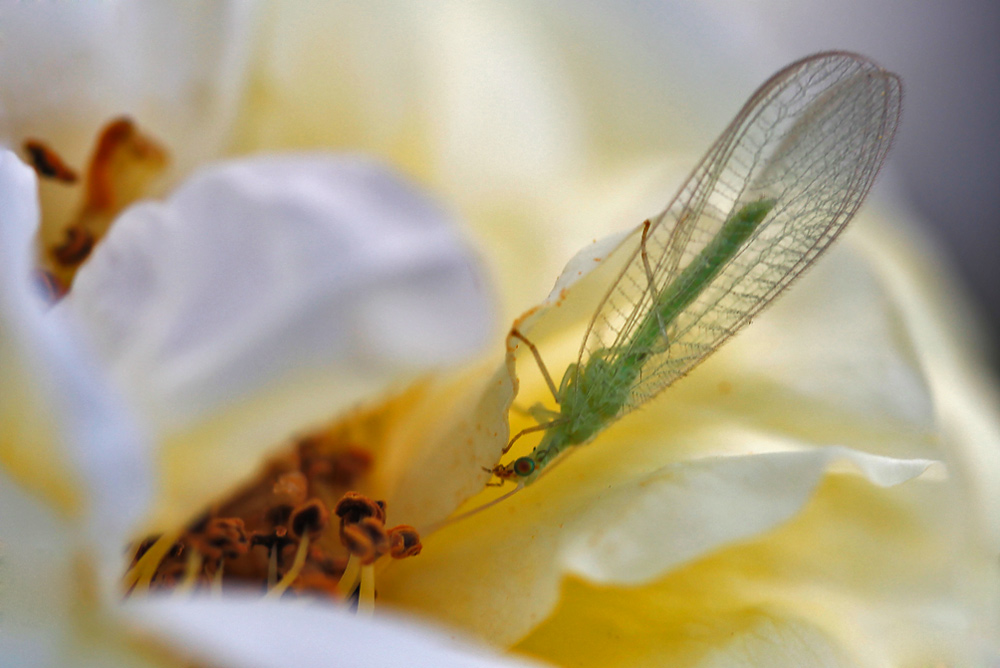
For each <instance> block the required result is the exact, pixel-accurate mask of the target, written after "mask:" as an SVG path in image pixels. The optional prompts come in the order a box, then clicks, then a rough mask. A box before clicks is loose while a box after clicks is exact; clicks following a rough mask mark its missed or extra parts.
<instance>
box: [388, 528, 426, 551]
mask: <svg viewBox="0 0 1000 668" xmlns="http://www.w3.org/2000/svg"><path fill="white" fill-rule="evenodd" d="M423 547H424V546H423V544H422V543H421V542H420V534H419V533H417V530H416V529H414V528H413V527H411V526H410V525H408V524H400V525H399V526H397V527H393V528H391V529H389V555H390V556H391V557H392V558H393V559H403V558H405V557H415V556H417V555H418V554H420V550H421V549H423Z"/></svg>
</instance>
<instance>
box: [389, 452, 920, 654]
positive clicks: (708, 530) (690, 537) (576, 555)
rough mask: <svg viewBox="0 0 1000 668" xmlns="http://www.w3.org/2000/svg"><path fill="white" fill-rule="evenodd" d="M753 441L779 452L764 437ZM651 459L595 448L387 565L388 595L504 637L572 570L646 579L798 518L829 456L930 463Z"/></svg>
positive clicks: (915, 470) (521, 627) (552, 597)
mask: <svg viewBox="0 0 1000 668" xmlns="http://www.w3.org/2000/svg"><path fill="white" fill-rule="evenodd" d="M743 438H744V439H752V438H753V436H752V434H749V433H745V434H743ZM755 445H757V446H758V447H760V448H761V449H763V450H773V449H775V447H778V444H776V443H774V442H773V440H771V439H767V438H765V437H759V438H758V439H757V440H756V442H755ZM662 449H663V450H668V449H669V444H666V443H665V444H663V448H662ZM619 454H620V455H621V456H618V455H619ZM648 459H649V458H648V456H647V457H646V458H645V459H643V458H642V457H641V456H639V457H636V456H634V454H633V453H629V452H615V451H610V450H608V449H603V450H602V449H598V448H597V447H596V445H595V446H592V449H590V450H588V451H586V452H581V453H580V454H579V455H577V456H576V457H574V458H573V459H571V460H568V461H567V462H566V463H565V464H563V465H561V466H560V467H559V468H558V470H556V471H553V472H552V473H551V475H549V476H547V477H546V478H544V479H542V480H540V481H539V482H538V483H536V484H534V485H532V486H530V487H528V488H526V489H525V490H524V491H522V492H521V493H519V494H517V495H515V496H514V497H513V498H511V499H508V500H507V501H505V502H504V503H503V504H501V505H500V506H498V507H496V508H494V509H491V510H488V511H485V512H483V513H482V514H480V515H477V516H475V517H473V518H470V519H468V520H464V521H463V522H459V523H458V524H456V525H453V526H451V527H447V528H445V529H443V530H442V531H440V532H439V533H438V534H434V535H432V536H430V537H428V538H427V539H426V540H425V549H424V552H423V553H422V554H421V555H420V557H419V558H418V559H412V560H407V561H403V562H398V563H395V564H393V565H392V567H390V568H387V569H386V572H385V576H384V577H383V578H382V580H381V585H380V593H381V594H382V598H381V600H384V601H386V602H387V603H389V604H392V605H400V606H404V607H406V608H407V609H416V610H422V611H426V613H427V614H429V615H433V616H435V617H438V618H444V619H445V620H446V621H448V622H450V623H452V624H454V625H456V626H459V627H461V628H465V629H468V630H469V631H471V632H473V633H475V634H477V635H480V636H482V637H484V638H489V639H491V640H492V641H494V642H498V643H500V644H506V643H510V642H514V641H516V640H517V639H518V638H520V637H521V636H522V635H524V634H525V633H527V632H528V631H529V630H530V629H531V628H533V627H534V626H535V625H537V624H538V623H540V622H541V621H542V619H544V618H545V617H546V616H547V615H548V614H549V612H550V611H551V610H552V608H553V607H554V606H555V604H556V601H557V600H558V599H559V583H560V581H561V580H562V578H563V577H564V575H566V574H567V573H573V572H576V573H579V574H582V575H585V576H586V577H589V578H593V579H595V580H597V581H600V582H605V583H619V584H640V583H644V582H649V581H650V580H652V579H655V578H657V577H660V576H662V574H664V573H666V572H668V571H670V570H671V569H675V568H677V567H678V566H680V565H682V564H684V563H686V562H689V561H691V560H695V559H698V558H700V557H702V556H704V555H707V554H711V553H712V552H714V551H716V550H719V549H723V548H725V547H726V546H728V545H731V544H733V543H738V542H740V541H744V540H748V539H751V538H752V537H754V536H757V535H760V534H763V533H766V532H767V531H769V530H771V529H773V528H774V527H776V526H778V525H779V524H780V523H782V522H785V521H787V520H788V519H789V518H791V517H793V516H795V514H796V513H797V512H799V511H800V509H801V508H802V507H803V506H804V505H805V504H806V503H807V502H808V500H809V498H810V496H811V494H812V492H813V490H814V489H815V487H816V486H817V484H818V483H819V481H820V480H821V479H822V476H823V474H824V472H826V471H827V470H828V467H829V466H830V465H831V464H832V463H836V462H839V461H843V460H847V461H850V462H852V463H854V464H855V465H856V466H858V467H859V468H860V470H861V472H862V473H863V474H864V475H865V477H866V478H867V479H869V480H870V481H871V482H873V483H875V484H877V485H891V484H898V483H901V482H903V481H905V480H908V479H910V478H912V477H914V476H917V475H919V474H920V473H921V472H922V471H923V470H924V469H925V468H926V467H927V466H928V464H929V462H926V461H898V460H892V459H888V458H880V457H873V456H871V455H866V454H864V453H859V452H852V451H848V450H843V449H828V450H822V449H821V450H810V451H804V452H799V453H795V452H787V453H772V454H766V455H756V456H744V457H729V458H725V457H724V458H713V459H709V460H698V461H693V462H684V463H679V464H674V465H670V466H666V467H663V468H660V469H658V470H656V469H653V470H651V469H650V468H648V467H647V466H648V463H649V461H648Z"/></svg>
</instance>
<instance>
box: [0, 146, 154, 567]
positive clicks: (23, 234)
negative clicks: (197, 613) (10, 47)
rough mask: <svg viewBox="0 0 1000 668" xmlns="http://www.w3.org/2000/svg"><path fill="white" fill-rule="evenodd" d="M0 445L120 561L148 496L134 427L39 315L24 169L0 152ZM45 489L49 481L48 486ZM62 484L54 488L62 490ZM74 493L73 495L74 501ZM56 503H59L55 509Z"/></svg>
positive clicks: (81, 355)
mask: <svg viewBox="0 0 1000 668" xmlns="http://www.w3.org/2000/svg"><path fill="white" fill-rule="evenodd" d="M0 201H2V202H3V207H2V208H0V382H2V388H3V401H2V402H0V446H2V456H3V461H4V464H5V466H7V467H8V468H9V469H10V470H11V472H12V473H13V474H14V475H15V476H16V477H17V478H19V479H20V480H21V482H22V483H23V484H25V485H27V486H28V487H29V488H32V489H34V490H35V491H36V492H40V493H42V494H45V495H47V496H48V497H49V500H50V502H52V503H55V504H56V505H59V504H60V503H61V502H62V499H61V498H59V497H60V496H61V495H63V494H69V495H70V497H71V498H75V501H76V502H80V501H82V502H84V504H85V505H83V506H82V507H78V508H72V509H71V510H72V511H74V512H75V511H81V510H84V511H88V512H89V517H90V519H91V524H90V529H91V530H92V538H94V539H95V540H96V541H97V545H98V546H99V547H100V548H102V549H104V550H105V551H106V552H105V554H104V555H102V556H105V557H112V558H110V559H108V561H107V562H106V563H107V565H108V568H109V569H117V568H119V567H120V563H119V559H120V554H121V553H120V544H121V543H120V541H121V540H122V539H123V537H124V535H125V531H126V528H127V527H128V526H129V525H130V524H131V522H132V521H134V519H135V518H136V517H137V516H138V515H139V514H140V513H141V512H142V511H143V510H144V508H145V505H146V502H147V499H148V480H149V472H148V463H149V462H148V461H147V460H146V459H145V457H144V448H142V447H140V444H141V441H140V439H139V438H138V436H137V434H136V431H135V428H134V425H133V424H132V423H131V422H130V420H129V419H128V415H127V414H126V413H125V411H124V409H123V407H122V406H121V405H120V402H118V401H117V400H116V398H115V396H114V395H113V394H112V392H111V391H110V386H109V385H108V384H107V382H106V380H107V379H106V378H105V377H104V375H103V373H102V371H101V369H100V368H99V367H98V366H97V365H96V363H95V362H94V361H93V359H92V358H90V357H88V356H87V355H86V353H85V351H83V350H81V349H80V347H79V345H78V340H77V334H76V333H74V331H73V330H72V328H70V327H67V326H66V325H65V323H62V322H60V321H59V320H58V319H53V318H47V317H46V315H45V313H44V304H43V302H42V300H41V297H40V293H38V292H37V288H36V286H35V285H34V284H33V279H32V276H33V269H34V264H33V263H34V257H35V250H34V233H35V231H36V229H37V225H38V202H37V194H36V191H35V177H34V173H33V172H32V171H31V170H30V169H29V168H28V167H26V166H25V165H23V164H22V163H21V162H20V161H19V160H18V159H17V157H16V156H14V154H12V153H10V152H7V151H3V152H2V153H0ZM53 486H55V488H53ZM63 487H64V489H63ZM81 497H82V498H81ZM64 510H69V509H66V508H64Z"/></svg>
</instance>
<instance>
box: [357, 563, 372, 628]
mask: <svg viewBox="0 0 1000 668" xmlns="http://www.w3.org/2000/svg"><path fill="white" fill-rule="evenodd" d="M374 612H375V565H374V564H365V565H364V566H362V567H361V588H360V590H359V591H358V616H359V617H371V616H372V614H373V613H374Z"/></svg>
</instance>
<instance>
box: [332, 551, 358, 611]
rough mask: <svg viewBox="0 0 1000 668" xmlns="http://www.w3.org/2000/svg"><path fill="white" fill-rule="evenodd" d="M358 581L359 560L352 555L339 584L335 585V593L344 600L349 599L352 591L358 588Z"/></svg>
mask: <svg viewBox="0 0 1000 668" xmlns="http://www.w3.org/2000/svg"><path fill="white" fill-rule="evenodd" d="M360 580H361V559H359V558H358V557H357V556H355V555H353V554H352V555H351V556H350V557H349V558H348V560H347V567H346V568H345V569H344V573H343V575H341V576H340V582H338V583H337V592H338V593H339V594H340V597H341V598H342V599H344V600H347V599H348V598H350V596H351V594H353V593H354V590H355V589H357V588H358V582H359V581H360Z"/></svg>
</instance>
